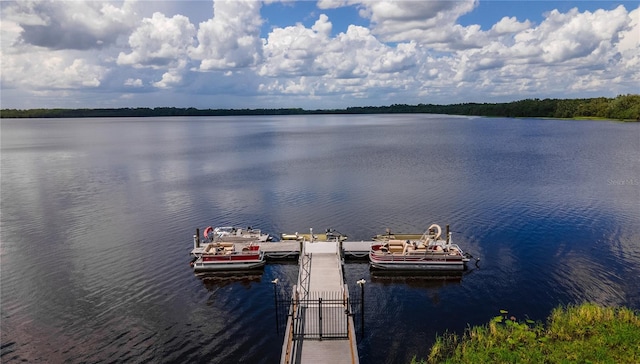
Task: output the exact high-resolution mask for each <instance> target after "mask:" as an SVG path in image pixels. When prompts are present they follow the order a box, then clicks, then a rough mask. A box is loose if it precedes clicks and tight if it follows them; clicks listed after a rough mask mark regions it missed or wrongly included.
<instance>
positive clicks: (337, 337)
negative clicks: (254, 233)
mask: <svg viewBox="0 0 640 364" xmlns="http://www.w3.org/2000/svg"><path fill="white" fill-rule="evenodd" d="M276 244H282V243H276ZM276 244H274V245H276ZM364 245H365V244H362V246H364ZM298 246H299V247H300V248H299V249H300V250H299V251H298V252H299V253H298V254H299V264H300V270H299V274H298V283H297V284H296V285H295V286H294V287H293V292H292V299H291V307H290V308H289V317H288V319H287V328H286V332H285V337H284V343H283V345H282V356H281V359H280V363H281V364H289V363H309V364H312V363H313V364H322V363H327V364H336V363H337V364H340V363H345V364H346V363H350V364H358V363H359V358H358V347H357V342H356V335H355V328H354V324H353V316H352V315H351V313H352V309H351V303H350V301H349V289H348V287H347V285H346V284H344V278H343V276H342V254H343V252H344V249H345V248H344V243H339V242H308V241H303V242H300V243H299V244H298ZM369 246H370V243H369ZM355 247H356V246H354V247H353V248H355ZM265 249H268V248H267V247H265ZM367 249H368V248H367Z"/></svg>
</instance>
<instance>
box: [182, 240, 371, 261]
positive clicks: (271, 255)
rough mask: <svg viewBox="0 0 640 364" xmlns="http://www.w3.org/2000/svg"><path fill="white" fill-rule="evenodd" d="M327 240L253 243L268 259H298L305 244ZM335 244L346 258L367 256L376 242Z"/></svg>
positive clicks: (194, 252) (198, 250)
mask: <svg viewBox="0 0 640 364" xmlns="http://www.w3.org/2000/svg"><path fill="white" fill-rule="evenodd" d="M322 243H326V242H322V241H314V242H309V241H294V240H284V241H279V242H265V243H257V242H254V243H252V244H253V245H259V246H260V250H262V251H263V252H264V255H265V257H266V258H267V259H288V258H291V259H296V258H299V256H300V251H302V249H303V245H304V244H313V245H316V244H322ZM332 243H334V245H337V247H338V248H337V249H338V251H339V252H340V253H341V254H342V256H343V257H346V258H367V257H368V256H369V249H370V248H371V244H374V243H375V242H374V241H342V242H332ZM235 244H236V245H238V246H239V249H242V247H243V246H244V245H249V243H235ZM205 245H206V244H203V245H201V246H197V247H194V248H193V250H192V251H191V255H197V254H202V252H203V251H204V249H205V248H204V247H205Z"/></svg>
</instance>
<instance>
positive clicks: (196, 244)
mask: <svg viewBox="0 0 640 364" xmlns="http://www.w3.org/2000/svg"><path fill="white" fill-rule="evenodd" d="M193 247H194V248H199V247H200V229H198V228H196V235H194V236H193Z"/></svg>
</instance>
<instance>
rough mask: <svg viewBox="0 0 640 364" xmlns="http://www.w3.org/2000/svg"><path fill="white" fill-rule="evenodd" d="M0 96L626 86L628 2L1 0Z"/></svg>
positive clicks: (83, 101)
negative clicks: (16, 0)
mask: <svg viewBox="0 0 640 364" xmlns="http://www.w3.org/2000/svg"><path fill="white" fill-rule="evenodd" d="M0 6H1V10H2V13H1V19H0V20H1V22H0V31H1V36H2V43H1V52H2V53H1V57H2V63H1V71H2V78H1V79H0V87H1V91H2V92H1V94H0V104H1V105H0V106H1V107H2V108H37V107H47V108H52V107H72V108H75V107H161V106H175V107H197V108H264V107H268V108H272V107H273V108H278V107H303V108H307V109H317V108H344V107H349V106H367V105H390V104H394V103H408V104H417V103H439V104H447V103H458V102H508V101H513V100H519V99H525V98H546V97H553V98H582V97H596V96H605V97H614V96H616V95H618V94H626V93H639V92H640V90H639V89H638V86H637V85H638V84H640V40H639V38H640V25H639V22H640V19H639V18H640V8H639V4H638V2H637V1H482V0H479V1H478V0H457V1H449V0H447V1H413V0H412V1H358V0H319V1H297V2H296V1H272V0H271V1H267V2H260V1H256V0H249V1H241V0H231V1H204V0H202V1H200V0H199V1H149V0H140V1H133V0H126V1H111V2H109V1H87V2H85V1H57V2H48V1H32V2H6V1H3V2H0Z"/></svg>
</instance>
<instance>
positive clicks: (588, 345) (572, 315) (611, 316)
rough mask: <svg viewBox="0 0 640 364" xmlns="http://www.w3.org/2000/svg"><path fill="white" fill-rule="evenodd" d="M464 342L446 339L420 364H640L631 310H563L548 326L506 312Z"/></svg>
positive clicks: (639, 324)
mask: <svg viewBox="0 0 640 364" xmlns="http://www.w3.org/2000/svg"><path fill="white" fill-rule="evenodd" d="M500 313H501V314H500V316H496V317H494V318H493V319H492V320H491V321H490V322H489V323H488V324H487V325H483V326H476V327H471V328H469V329H467V331H466V332H465V334H464V335H463V336H462V337H459V336H457V335H454V334H445V335H441V336H439V337H438V338H437V339H436V342H435V343H434V344H433V346H432V347H431V352H430V354H429V356H428V357H427V358H426V359H422V360H417V359H415V358H414V359H413V360H412V361H411V362H412V363H413V364H417V363H640V317H639V316H638V313H637V312H635V311H632V310H630V309H628V308H614V307H602V306H598V305H595V304H590V303H585V304H582V305H577V306H568V307H566V308H563V307H559V308H556V309H554V310H553V312H551V314H550V315H549V317H548V319H547V322H546V324H543V323H541V322H533V321H531V320H525V321H517V320H516V318H515V317H513V316H511V317H507V316H508V312H507V311H504V310H501V311H500Z"/></svg>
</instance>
